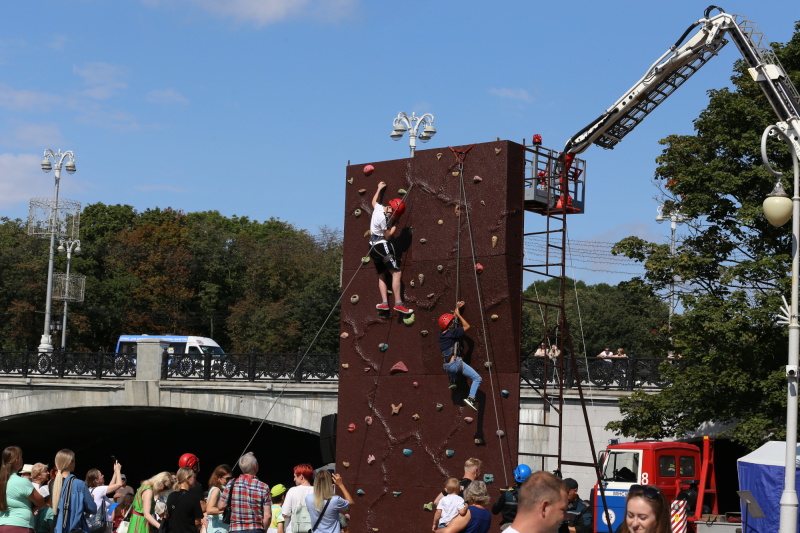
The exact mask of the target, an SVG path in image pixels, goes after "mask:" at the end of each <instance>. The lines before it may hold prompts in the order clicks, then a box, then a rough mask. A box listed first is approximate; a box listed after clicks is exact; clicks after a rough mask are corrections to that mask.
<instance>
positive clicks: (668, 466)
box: [658, 455, 675, 477]
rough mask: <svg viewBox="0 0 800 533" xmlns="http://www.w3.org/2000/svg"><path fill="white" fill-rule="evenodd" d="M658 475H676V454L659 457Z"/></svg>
mask: <svg viewBox="0 0 800 533" xmlns="http://www.w3.org/2000/svg"><path fill="white" fill-rule="evenodd" d="M658 475H659V476H661V477H675V456H674V455H662V456H661V457H659V458H658Z"/></svg>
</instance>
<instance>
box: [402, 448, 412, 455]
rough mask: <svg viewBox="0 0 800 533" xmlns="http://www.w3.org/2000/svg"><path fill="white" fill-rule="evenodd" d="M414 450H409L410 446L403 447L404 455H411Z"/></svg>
mask: <svg viewBox="0 0 800 533" xmlns="http://www.w3.org/2000/svg"><path fill="white" fill-rule="evenodd" d="M412 453H414V452H413V450H409V449H408V448H403V455H405V456H406V457H409V456H410V455H411V454H412Z"/></svg>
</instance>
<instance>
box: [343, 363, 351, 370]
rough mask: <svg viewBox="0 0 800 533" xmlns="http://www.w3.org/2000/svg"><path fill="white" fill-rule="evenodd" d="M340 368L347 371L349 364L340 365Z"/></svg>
mask: <svg viewBox="0 0 800 533" xmlns="http://www.w3.org/2000/svg"><path fill="white" fill-rule="evenodd" d="M342 368H344V369H345V370H347V369H348V368H350V365H349V364H347V363H342Z"/></svg>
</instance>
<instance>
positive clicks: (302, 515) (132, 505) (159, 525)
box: [0, 446, 670, 533]
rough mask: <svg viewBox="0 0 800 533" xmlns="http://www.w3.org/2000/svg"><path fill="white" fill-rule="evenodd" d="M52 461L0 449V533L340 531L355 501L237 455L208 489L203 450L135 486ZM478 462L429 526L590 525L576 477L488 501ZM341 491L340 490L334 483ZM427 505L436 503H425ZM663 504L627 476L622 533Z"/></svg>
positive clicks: (316, 478)
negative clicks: (285, 479)
mask: <svg viewBox="0 0 800 533" xmlns="http://www.w3.org/2000/svg"><path fill="white" fill-rule="evenodd" d="M54 463H55V466H54V467H53V468H52V469H50V468H49V467H48V465H46V464H43V463H35V464H25V463H24V461H23V456H22V450H21V449H20V448H19V447H17V446H9V447H7V448H5V449H4V450H3V454H2V466H0V533H112V532H113V533H156V532H157V533H312V532H313V533H340V532H342V533H346V530H347V527H348V524H347V520H348V518H349V516H348V515H347V512H348V511H349V509H350V506H351V505H353V504H354V503H355V502H354V500H353V498H352V496H351V495H350V493H349V492H348V490H347V488H346V487H345V485H344V482H343V480H342V477H341V476H340V475H339V474H336V473H332V472H330V471H328V470H324V469H323V470H319V471H317V472H315V471H314V470H313V468H312V467H311V465H308V464H301V465H297V466H296V467H295V468H294V470H293V474H294V486H293V487H291V488H290V489H288V490H287V489H286V487H285V486H284V485H282V484H276V485H274V486H273V487H272V488H271V489H270V487H269V486H268V485H267V484H266V483H264V482H263V481H261V480H260V479H259V478H258V476H257V474H258V470H259V467H258V461H257V459H256V457H255V456H254V455H253V454H252V453H247V454H245V455H243V456H242V457H241V458H240V459H239V461H238V463H237V466H238V468H239V470H240V471H241V474H240V475H239V476H238V477H234V475H233V470H232V469H231V468H230V467H229V466H228V465H219V466H217V467H216V468H215V469H214V470H213V472H212V473H211V476H210V478H209V481H208V492H205V491H204V489H203V486H202V484H201V483H200V482H199V481H198V479H197V478H198V474H199V473H200V459H199V458H198V457H197V456H196V455H194V454H191V453H187V454H184V455H182V456H181V457H180V459H179V460H178V467H179V468H178V470H177V471H176V472H174V473H173V472H159V473H157V474H155V475H154V476H152V477H151V478H149V479H146V480H144V481H142V482H141V483H140V484H139V488H138V489H136V490H134V489H133V487H130V486H128V484H127V478H126V476H125V474H123V473H122V465H121V464H120V463H119V462H118V461H116V460H114V465H113V475H112V477H111V479H110V481H109V483H108V484H106V482H105V476H104V475H103V473H102V472H101V471H100V470H99V469H97V468H92V469H90V470H89V471H88V472H87V474H86V478H85V480H80V479H78V478H77V477H76V476H75V475H74V473H73V472H74V471H75V466H76V457H75V453H73V452H72V451H71V450H66V449H65V450H61V451H59V452H58V453H57V454H56V456H55V461H54ZM481 467H482V462H481V461H480V460H479V459H477V458H470V459H468V460H467V461H466V463H465V464H464V476H463V477H462V478H461V479H460V480H459V479H457V478H449V479H447V480H446V482H445V486H444V490H442V491H441V493H439V494H438V495H437V497H436V500H435V501H434V502H433V506H435V513H434V518H433V524H432V527H431V529H432V531H434V532H439V531H440V530H441V533H459V532H464V533H487V532H488V531H489V529H490V527H491V525H492V517H491V515H492V514H500V515H501V520H500V530H501V531H504V532H505V533H557V532H558V533H585V532H588V531H591V530H592V512H591V506H590V505H589V503H588V502H586V501H584V500H581V499H580V497H579V496H578V483H577V482H576V481H575V480H574V479H571V478H568V479H563V480H562V479H561V478H560V477H557V476H555V475H553V474H550V473H548V472H531V469H530V468H529V467H528V466H527V465H519V466H518V467H517V468H516V469H515V470H514V481H515V485H514V486H513V487H508V488H507V489H505V490H502V491H501V493H500V497H499V498H498V499H497V501H496V502H495V503H494V505H492V506H491V509H490V508H489V503H490V498H489V493H488V489H487V487H486V483H485V482H484V481H482V480H480V479H478V478H479V476H480V473H481ZM336 491H338V492H339V494H338V495H337V494H335V493H334V492H336ZM432 510H433V508H432ZM669 527H670V519H669V504H668V502H667V500H666V498H665V496H664V494H663V493H662V492H661V491H660V490H659V489H658V488H657V487H654V486H641V485H634V486H632V487H631V488H630V490H629V492H628V495H627V499H626V514H625V519H624V521H623V523H622V526H621V528H620V529H619V531H621V533H629V532H630V533H667V532H668V531H669Z"/></svg>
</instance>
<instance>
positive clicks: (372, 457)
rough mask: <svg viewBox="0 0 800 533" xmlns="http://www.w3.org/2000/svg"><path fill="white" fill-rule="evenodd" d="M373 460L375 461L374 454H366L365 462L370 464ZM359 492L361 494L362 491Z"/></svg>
mask: <svg viewBox="0 0 800 533" xmlns="http://www.w3.org/2000/svg"><path fill="white" fill-rule="evenodd" d="M374 462H375V456H374V455H368V456H367V464H368V465H371V464H372V463H374ZM361 493H362V494H363V493H364V492H363V491H362V492H361Z"/></svg>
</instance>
